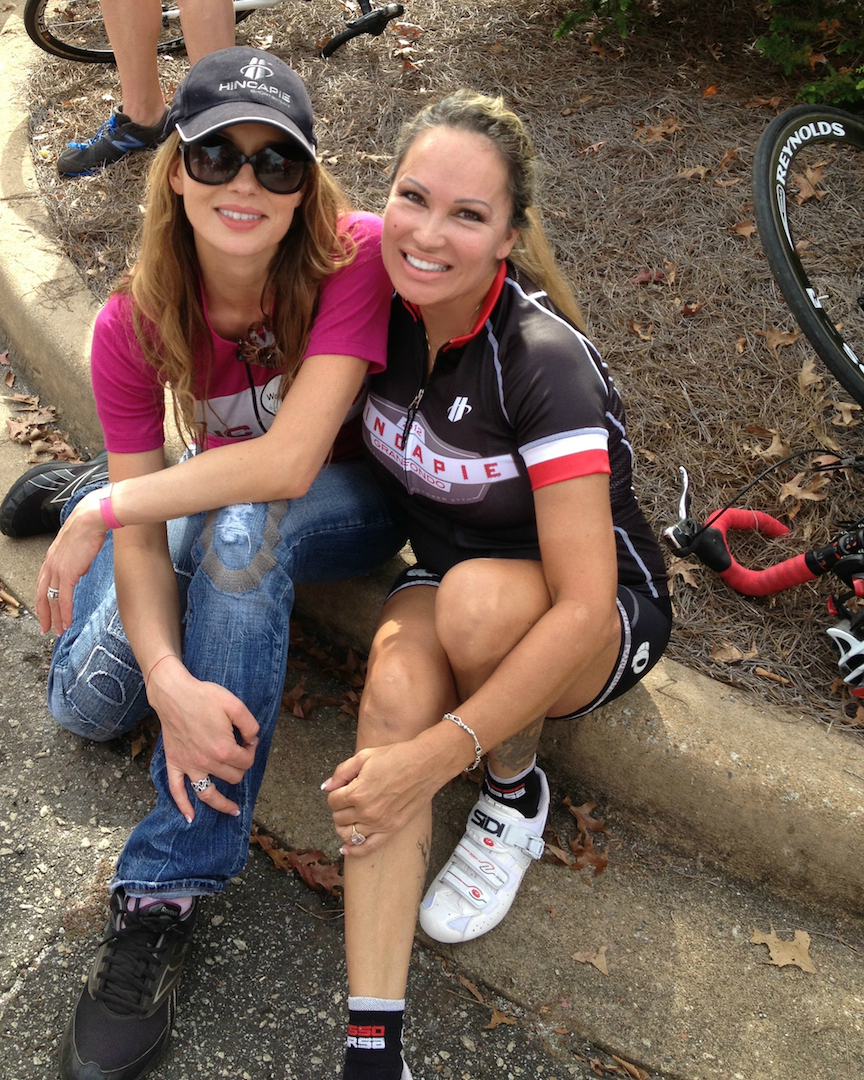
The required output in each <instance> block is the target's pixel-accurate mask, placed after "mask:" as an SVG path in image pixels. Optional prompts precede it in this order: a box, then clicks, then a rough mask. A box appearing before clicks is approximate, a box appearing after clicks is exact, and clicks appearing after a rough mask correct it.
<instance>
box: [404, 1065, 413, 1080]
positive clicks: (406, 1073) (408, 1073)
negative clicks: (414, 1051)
mask: <svg viewBox="0 0 864 1080" xmlns="http://www.w3.org/2000/svg"><path fill="white" fill-rule="evenodd" d="M402 1080H411V1070H410V1069H409V1068H408V1066H407V1065H406V1064H405V1062H404V1061H403V1062H402Z"/></svg>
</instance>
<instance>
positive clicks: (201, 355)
mask: <svg viewBox="0 0 864 1080" xmlns="http://www.w3.org/2000/svg"><path fill="white" fill-rule="evenodd" d="M169 124H170V126H171V128H172V129H173V133H172V134H171V135H170V137H169V138H168V140H167V142H166V143H165V144H164V145H163V146H162V147H161V149H160V150H159V151H158V153H157V156H156V158H155V160H154V163H153V166H152V170H151V173H150V193H149V202H148V205H147V210H146V215H145V219H144V229H143V237H142V244H141V252H140V256H139V258H138V260H137V262H136V264H135V267H134V269H133V270H132V272H131V274H130V276H129V279H128V280H127V281H125V282H124V283H123V284H122V285H121V286H120V287H119V288H118V289H117V291H116V292H115V294H114V295H113V296H112V297H111V299H110V300H109V301H108V303H107V304H106V305H105V307H104V308H103V310H102V311H101V313H100V315H99V317H98V319H97V323H96V327H95V332H94V339H93V357H92V361H93V362H92V367H93V384H94V390H95V394H96V400H97V406H98V409H99V414H100V418H101V420H102V424H103V427H104V430H105V441H106V447H107V451H108V471H109V473H110V480H111V481H112V487H109V488H108V489H106V488H104V487H102V486H101V483H100V484H99V489H98V490H93V491H90V492H88V493H85V494H84V495H83V497H82V498H80V499H79V501H78V505H77V508H76V509H75V510H74V511H73V513H72V515H71V516H70V518H69V520H68V521H67V524H66V526H65V527H64V529H63V530H62V532H61V534H60V536H59V537H58V539H57V540H56V541H55V544H54V546H53V547H52V549H51V551H50V553H49V556H48V558H47V560H46V563H45V565H44V567H43V570H42V574H41V576H40V581H39V585H38V595H39V600H38V606H39V611H40V618H41V622H42V626H43V629H47V628H48V627H49V626H50V624H51V621H52V619H53V621H54V624H55V626H56V628H57V629H58V631H64V632H63V633H62V635H61V636H60V637H59V639H58V641H57V645H56V647H55V650H54V655H53V659H52V664H51V671H50V674H49V690H48V693H49V704H50V708H51V711H52V713H53V715H54V716H55V718H56V719H57V720H58V722H59V723H61V724H62V725H63V726H64V727H66V728H68V729H69V730H70V731H73V732H75V733H76V734H78V735H81V736H84V737H86V738H89V739H96V740H106V739H111V738H114V737H115V736H118V735H120V734H122V733H124V732H127V731H129V730H130V729H131V728H132V727H134V725H135V724H136V723H137V722H138V721H139V720H140V719H141V717H142V716H143V715H144V714H145V713H146V712H147V711H148V710H149V709H150V708H152V709H154V710H155V711H156V713H157V714H158V716H159V719H160V722H161V728H162V734H161V738H160V740H159V744H158V746H157V749H156V751H155V752H154V755H153V763H152V768H151V773H152V777H153V781H154V783H155V786H156V789H157V795H158V799H157V803H156V807H155V809H154V810H153V811H152V813H150V814H149V815H148V816H147V817H146V818H145V819H144V820H143V821H142V822H141V823H140V824H139V825H137V826H136V828H135V829H134V831H133V832H132V834H131V836H130V837H129V839H128V841H127V843H126V845H125V847H124V849H123V852H122V854H121V855H120V859H119V862H118V864H117V869H116V875H115V878H114V881H113V883H112V894H113V895H112V901H111V922H110V925H109V931H108V936H107V937H106V941H105V943H104V944H103V945H102V947H101V948H100V950H99V953H98V955H97V958H96V961H95V962H94V965H93V968H92V970H91V973H90V978H89V980H88V983H87V985H86V986H85V987H84V988H83V989H82V991H81V995H80V998H79V1001H78V1004H77V1006H76V1008H75V1011H74V1014H73V1016H72V1019H71V1020H70V1023H69V1026H68V1028H67V1030H66V1034H65V1036H64V1040H63V1045H62V1070H63V1076H64V1077H65V1078H66V1080H69V1078H79V1077H84V1076H86V1077H88V1078H93V1077H97V1076H106V1077H107V1076H119V1075H120V1074H121V1072H122V1075H123V1076H124V1077H125V1078H126V1080H134V1078H135V1077H138V1076H143V1075H144V1073H146V1072H149V1071H150V1069H151V1068H152V1067H153V1065H154V1064H155V1061H156V1060H157V1059H158V1057H159V1055H160V1054H161V1052H162V1050H163V1049H164V1046H165V1043H166V1041H167V1039H168V1036H169V1033H170V1030H171V1026H172V1022H173V1016H174V1001H175V988H176V984H177V981H178V979H179V974H180V967H181V965H182V962H183V959H184V957H185V955H186V952H187V950H188V946H189V942H190V940H191V934H192V929H193V927H194V921H195V912H196V904H197V897H199V896H201V895H205V894H211V893H215V892H218V891H219V890H221V889H223V888H224V887H225V885H226V884H227V883H228V881H229V880H230V879H231V878H232V877H234V876H235V875H236V874H237V873H238V872H239V871H240V869H241V868H242V867H243V865H244V863H245V861H246V858H247V854H248V843H249V832H250V826H251V820H252V810H253V807H254V804H255V798H256V795H257V792H258V788H259V786H260V783H261V779H262V776H263V772H264V767H265V763H266V760H267V754H268V749H269V744H270V738H271V735H272V732H273V728H274V726H275V721H276V717H277V714H278V710H279V705H280V701H281V694H282V688H283V682H284V677H285V661H286V652H287V648H288V622H289V615H290V613H291V606H292V602H293V598H294V584H295V582H298V581H324V580H335V579H342V578H348V577H353V576H356V575H358V574H363V573H366V572H367V571H369V570H370V569H372V568H373V567H374V566H376V565H378V564H380V563H381V562H382V561H384V560H385V559H386V558H387V557H389V556H390V555H392V554H393V553H394V552H395V551H396V550H398V547H399V544H400V541H401V539H402V537H401V535H400V531H401V530H400V529H399V528H398V527H397V525H396V524H395V523H394V518H393V515H392V514H391V510H390V507H389V505H388V502H387V500H386V499H385V498H384V497H383V496H382V494H381V493H380V491H379V490H378V488H377V487H376V485H375V484H374V483H373V482H372V480H371V478H370V476H369V468H368V465H367V464H366V463H365V462H364V461H363V458H362V456H358V454H359V453H360V451H361V449H362V445H361V440H360V431H359V395H360V391H361V388H362V386H363V382H364V379H365V377H366V374H367V372H369V371H372V372H375V371H381V370H382V369H383V367H384V365H385V364H386V341H387V320H388V315H389V303H390V295H391V286H390V283H389V281H388V279H387V275H386V273H385V271H384V269H383V266H382V263H381V256H380V233H381V221H380V218H377V217H374V216H372V215H369V214H357V213H349V212H348V209H347V206H346V204H345V200H344V197H343V195H342V193H341V192H340V190H339V188H338V187H337V185H336V183H335V182H334V180H333V179H332V178H331V177H330V176H329V175H328V174H327V172H326V170H325V169H324V168H322V167H321V166H320V165H318V164H317V163H316V158H315V147H316V139H315V135H314V131H313V121H312V111H311V105H310V102H309V99H308V96H307V95H306V92H305V89H304V87H303V85H302V83H301V82H300V80H299V79H298V78H297V76H296V75H295V74H294V73H293V72H292V71H291V70H290V69H289V68H288V67H287V65H285V64H284V63H283V62H282V61H280V60H279V59H278V58H276V57H274V56H272V55H271V54H269V53H266V54H261V53H259V52H256V51H255V50H252V49H245V48H236V49H227V50H223V51H221V52H217V53H213V54H211V55H210V56H208V57H206V58H205V59H203V60H201V61H200V62H199V63H198V64H197V65H196V66H195V67H194V69H193V70H192V71H191V73H190V74H189V75H188V76H187V77H186V79H185V80H184V81H183V82H182V83H181V85H180V86H179V88H178V90H177V92H176V96H175V99H174V104H173V106H172V109H171V113H170V117H169ZM166 385H167V386H170V389H171V390H172V391H173V395H174V400H175V412H176V414H177V416H178V417H179V419H180V421H181V423H182V425H183V426H184V427H185V428H186V430H188V431H190V432H191V434H192V439H193V444H194V448H195V451H196V452H195V453H194V454H193V455H192V456H191V457H190V458H189V460H187V461H185V462H183V463H181V464H179V465H177V466H175V467H172V468H169V469H166V468H165V462H164V456H163V418H164V415H163V414H164V389H165V386H166ZM355 403H357V404H355ZM352 407H353V408H354V409H355V411H356V412H357V416H356V417H355V418H354V420H353V421H352V418H351V416H350V414H351V411H352ZM48 480H50V478H46V476H45V475H44V473H40V474H39V475H38V476H31V477H29V478H28V477H25V478H24V480H23V481H22V482H19V484H18V485H16V488H15V489H14V491H13V492H10V495H9V496H7V507H6V509H8V510H9V511H10V519H11V517H14V513H15V512H19V513H20V514H25V512H31V513H32V511H33V509H34V505H35V502H37V501H38V500H39V499H40V498H41V496H40V491H44V485H45V484H47V483H48ZM103 482H104V481H103ZM40 484H42V485H43V487H42V488H40V486H39V485H40ZM28 485H29V486H28ZM216 507H224V509H221V510H218V511H217V512H214V513H210V514H205V513H203V511H206V510H209V509H212V508H216ZM28 508H29V509H28ZM169 519H176V520H171V521H170V525H169V526H168V528H167V531H166V527H165V525H164V524H160V523H161V522H164V521H166V520H169ZM13 524H14V523H13ZM109 528H110V529H113V532H110V533H109V535H108V539H107V541H105V543H104V544H103V542H102V541H103V538H104V536H105V532H106V529H109ZM97 549H99V554H98V556H97V557H96V559H95V562H94V563H93V566H92V568H91V569H90V571H89V573H87V575H86V577H84V578H83V580H81V582H80V584H79V585H78V587H77V588H76V589H75V591H74V599H73V595H72V586H73V584H74V582H75V581H76V579H77V577H78V575H79V574H80V573H82V572H83V571H84V570H86V568H87V566H88V565H89V563H90V560H91V558H92V555H93V552H94V551H95V550H97ZM115 583H116V590H115Z"/></svg>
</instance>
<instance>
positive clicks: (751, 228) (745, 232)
mask: <svg viewBox="0 0 864 1080" xmlns="http://www.w3.org/2000/svg"><path fill="white" fill-rule="evenodd" d="M729 231H730V232H733V233H735V234H736V236H752V235H753V233H755V232H756V226H755V225H754V224H753V222H752V221H739V222H738V223H737V224H736V225H733V226H732V227H731V229H730V230H729Z"/></svg>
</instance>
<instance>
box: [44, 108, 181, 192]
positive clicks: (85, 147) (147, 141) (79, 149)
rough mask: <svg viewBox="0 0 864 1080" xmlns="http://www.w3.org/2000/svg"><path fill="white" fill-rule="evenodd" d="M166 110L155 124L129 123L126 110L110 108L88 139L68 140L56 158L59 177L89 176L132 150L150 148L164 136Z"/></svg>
mask: <svg viewBox="0 0 864 1080" xmlns="http://www.w3.org/2000/svg"><path fill="white" fill-rule="evenodd" d="M167 116H168V110H167V109H166V110H165V115H164V116H163V117H162V119H161V120H160V121H159V123H158V124H154V125H153V127H144V126H143V125H142V124H133V122H132V121H131V120H130V119H129V117H128V116H127V115H126V113H124V112H121V111H120V110H119V109H112V110H111V115H110V116H109V117H108V119H107V120H106V121H105V123H104V124H103V125H102V126H101V127H100V128H99V130H98V131H97V132H96V134H95V135H94V136H93V138H92V139H90V141H89V142H70V143H69V148H68V150H64V151H63V153H62V154H61V155H60V157H59V158H58V159H57V171H58V172H59V173H60V175H61V176H92V175H93V173H96V172H99V170H100V169H104V168H105V166H106V165H113V164H114V162H115V161H119V160H120V158H122V157H124V156H125V155H126V154H130V153H132V152H133V151H135V150H152V149H153V148H154V147H155V146H156V145H157V144H158V143H160V142H162V140H163V139H164V138H165V120H166V118H167Z"/></svg>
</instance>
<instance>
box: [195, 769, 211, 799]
mask: <svg viewBox="0 0 864 1080" xmlns="http://www.w3.org/2000/svg"><path fill="white" fill-rule="evenodd" d="M189 783H190V784H191V785H192V790H193V791H194V792H195V793H196V794H197V795H203V794H204V792H205V791H206V790H207V788H209V787H213V781H212V780H211V779H210V774H209V773H208V774H207V776H202V777H201V779H200V780H190V781H189Z"/></svg>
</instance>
